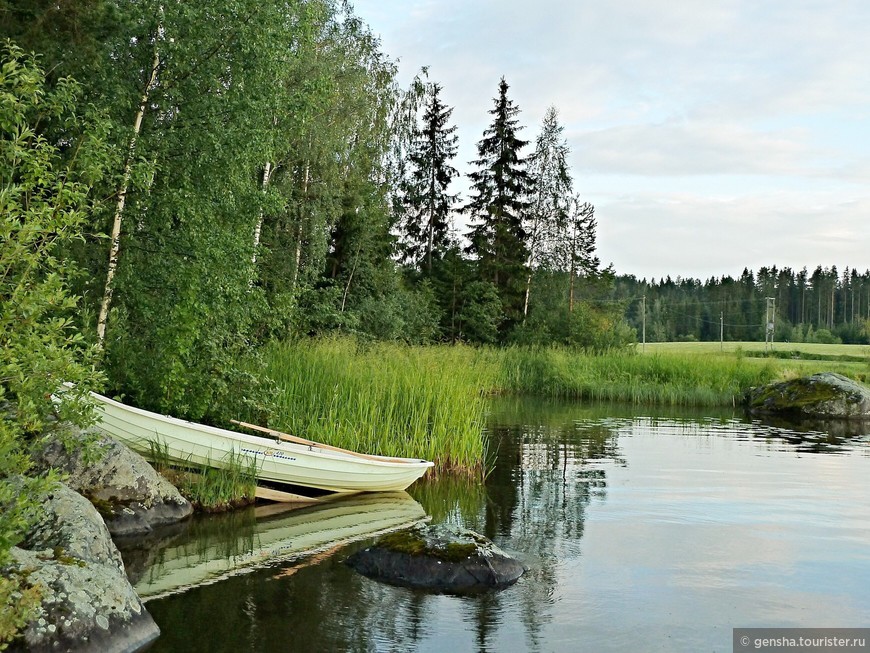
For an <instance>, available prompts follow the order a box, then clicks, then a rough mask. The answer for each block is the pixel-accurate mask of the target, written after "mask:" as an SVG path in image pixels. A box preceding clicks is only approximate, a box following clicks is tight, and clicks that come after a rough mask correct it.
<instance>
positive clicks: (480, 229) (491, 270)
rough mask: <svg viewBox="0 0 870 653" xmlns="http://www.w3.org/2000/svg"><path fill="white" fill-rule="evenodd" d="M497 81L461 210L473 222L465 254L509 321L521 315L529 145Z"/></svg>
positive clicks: (529, 181)
mask: <svg viewBox="0 0 870 653" xmlns="http://www.w3.org/2000/svg"><path fill="white" fill-rule="evenodd" d="M508 88H509V87H508V84H507V82H506V81H505V80H504V78H502V79H501V82H500V83H499V88H498V97H497V98H495V100H494V102H495V106H494V107H493V108H492V109H490V113H491V114H492V116H493V121H492V124H491V125H490V126H489V127H487V128H486V130H485V131H484V132H483V139H481V140H480V142H479V143H478V144H477V153H478V158H477V159H476V160H474V161H472V164H473V165H475V166H477V168H478V169H477V170H475V171H474V172H471V173H470V174H469V178H470V179H471V182H472V197H471V200H470V202H469V203H468V205H467V206H466V207H465V210H466V211H467V212H468V213H469V214H470V216H471V218H472V219H473V220H474V221H475V224H473V226H472V229H471V231H470V232H469V233H468V238H469V241H470V244H469V246H468V248H467V250H466V251H468V252H469V253H471V254H473V255H474V256H475V257H476V258H477V261H478V267H479V271H480V274H481V277H482V278H483V279H485V280H487V281H491V282H492V283H494V284H495V286H496V287H497V288H498V290H499V295H500V297H501V299H502V303H503V304H504V306H505V312H506V314H507V316H508V318H511V317H514V318H516V316H517V315H519V313H520V312H521V311H522V305H521V302H522V288H523V282H524V281H525V278H526V275H525V270H526V260H527V258H528V243H527V240H528V234H527V233H526V231H525V229H524V228H523V212H524V211H525V210H526V209H527V208H528V206H529V201H528V197H529V194H530V192H531V190H532V178H531V175H530V174H529V171H528V166H527V161H526V159H524V158H522V157H521V156H520V151H521V150H522V148H523V147H524V146H525V145H526V144H527V143H528V141H524V140H522V139H520V138H519V137H518V136H517V132H518V131H519V130H520V129H521V127H520V126H519V125H518V120H517V118H516V116H517V114H518V113H519V111H520V110H519V108H517V107H516V106H515V105H514V103H513V102H512V101H511V100H510V99H508V97H507V91H508Z"/></svg>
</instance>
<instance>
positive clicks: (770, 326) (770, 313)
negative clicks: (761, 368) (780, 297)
mask: <svg viewBox="0 0 870 653" xmlns="http://www.w3.org/2000/svg"><path fill="white" fill-rule="evenodd" d="M766 299H767V307H766V308H765V314H764V324H765V330H764V351H767V350H768V349H769V348H773V333H774V327H775V326H776V324H775V323H774V322H775V320H776V297H767V298H766Z"/></svg>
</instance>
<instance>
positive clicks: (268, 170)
mask: <svg viewBox="0 0 870 653" xmlns="http://www.w3.org/2000/svg"><path fill="white" fill-rule="evenodd" d="M271 179H272V162H271V161H266V165H265V166H263V184H262V186H261V188H260V190H261V191H262V192H263V194H264V195H265V194H266V191H267V190H268V189H269V181H270V180H271ZM262 231H263V209H262V208H260V214H259V215H258V216H257V225H256V226H255V227H254V253H253V254H251V265H252V266H253V265H256V264H257V249H258V248H259V247H260V234H261V233H262Z"/></svg>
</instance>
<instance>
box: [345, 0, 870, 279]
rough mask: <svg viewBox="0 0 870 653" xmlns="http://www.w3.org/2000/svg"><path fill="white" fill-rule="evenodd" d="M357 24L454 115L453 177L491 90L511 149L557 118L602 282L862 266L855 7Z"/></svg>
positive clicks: (390, 16) (528, 7) (369, 3)
mask: <svg viewBox="0 0 870 653" xmlns="http://www.w3.org/2000/svg"><path fill="white" fill-rule="evenodd" d="M356 7H357V11H358V13H359V14H360V15H361V16H362V17H363V18H364V19H366V20H369V19H371V20H373V21H375V22H377V23H378V24H380V25H381V26H382V27H381V28H379V27H378V24H375V25H374V28H375V30H376V31H378V30H379V29H382V30H383V31H382V34H383V36H384V48H385V50H386V51H387V52H388V53H390V54H392V55H393V56H398V57H400V58H401V59H402V60H403V63H402V68H401V69H402V75H403V76H404V78H406V79H408V80H409V79H410V77H411V76H412V74H413V73H414V72H415V71H416V70H417V69H418V68H419V66H421V65H424V64H430V65H431V78H432V79H433V80H436V81H438V82H440V83H441V84H442V85H443V88H444V99H445V101H446V102H447V103H448V104H450V105H451V106H454V107H455V111H454V114H453V117H454V120H455V122H456V124H457V125H458V127H459V132H458V133H459V138H460V152H459V156H458V159H457V162H456V163H457V167H458V168H459V169H460V171H461V172H465V171H467V170H468V166H467V165H466V163H467V162H468V161H470V160H471V159H472V158H474V145H475V143H476V142H477V140H479V139H480V137H481V134H482V131H483V129H484V127H485V126H486V125H487V123H488V122H489V119H490V116H489V114H488V113H487V111H488V110H489V109H490V108H491V107H492V98H493V97H494V95H495V93H496V86H497V84H498V80H499V78H500V77H501V76H502V75H505V76H506V78H507V81H508V82H509V83H510V84H511V90H510V96H511V98H512V99H513V100H514V101H515V102H516V103H517V105H518V106H519V107H520V109H521V114H520V116H519V119H520V122H521V124H523V125H525V126H526V130H525V131H523V132H522V136H523V137H524V138H527V139H529V140H533V139H534V137H535V134H536V133H537V131H538V128H539V124H540V120H541V118H542V117H543V115H544V113H545V111H546V109H547V107H548V106H550V105H555V106H556V107H557V108H558V109H559V111H560V117H561V120H562V122H563V124H564V125H565V127H566V135H567V136H568V138H569V144H570V145H571V148H572V152H573V156H572V163H573V166H574V173H575V178H576V180H577V186H578V189H579V190H581V191H582V192H583V193H584V196H587V197H588V199H589V200H590V201H592V202H593V203H595V204H596V206H597V208H598V215H599V217H600V221H601V223H600V224H601V227H600V228H601V234H600V236H599V248H600V250H601V251H600V253H601V256H602V259H603V260H613V262H614V263H615V264H616V267H617V270H618V271H630V272H635V273H638V274H641V275H644V276H651V275H656V276H658V275H661V274H663V273H664V274H667V273H670V274H671V275H672V276H675V275H676V274H682V275H695V276H703V275H706V274H719V275H720V274H724V273H731V274H735V273H737V274H739V272H740V271H741V270H742V269H743V267H745V266H747V265H749V266H753V265H770V264H774V263H776V264H778V265H783V264H788V265H793V266H794V265H798V266H803V265H808V266H814V265H816V264H819V263H822V264H826V265H830V264H833V263H836V264H837V265H838V266H840V267H842V266H844V265H847V264H848V265H858V266H859V267H861V266H863V267H867V258H866V254H865V253H864V252H866V251H870V231H868V230H866V229H865V228H864V225H863V223H864V221H865V220H866V216H867V215H868V209H870V204H868V201H867V193H866V192H865V188H866V184H867V182H868V180H870V123H867V121H866V115H867V113H868V112H870V76H868V75H867V74H866V71H865V69H866V63H867V61H870V39H867V38H866V35H865V31H866V29H865V26H866V25H867V24H868V23H870V3H867V2H866V1H865V0H838V2H836V3H830V2H824V1H822V0H769V1H766V2H757V1H756V0H729V2H721V1H720V0H693V1H692V2H672V1H671V0H609V1H608V2H569V1H567V0H540V1H539V2H537V3H529V2H520V1H518V0H500V1H498V2H497V1H495V0H478V1H476V2H466V1H465V0H462V1H460V0H443V1H441V2H434V1H433V0H420V1H416V0H412V1H410V2H406V1H402V2H399V1H398V0H377V2H375V0H357V2H356ZM462 186H464V183H459V184H457V188H458V189H461V187H462ZM651 252H652V253H651ZM862 269H863V268H862Z"/></svg>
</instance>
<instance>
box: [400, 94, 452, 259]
mask: <svg viewBox="0 0 870 653" xmlns="http://www.w3.org/2000/svg"><path fill="white" fill-rule="evenodd" d="M440 93H441V85H440V84H431V85H429V87H428V88H427V93H426V95H427V98H426V112H425V114H424V115H423V124H422V126H421V127H418V128H417V129H416V130H415V134H414V140H413V142H412V144H411V151H410V152H409V155H408V158H409V161H410V164H411V177H410V179H409V181H408V187H407V191H406V194H405V205H406V210H405V230H404V231H405V239H406V243H405V256H406V258H407V259H408V260H410V261H413V262H415V263H416V264H418V265H419V266H420V267H425V269H426V272H427V274H431V273H432V255H433V253H436V254H437V253H439V252H443V251H444V250H445V249H446V247H447V244H448V230H449V226H450V213H451V211H452V210H453V206H454V205H455V203H456V201H457V200H458V199H459V195H458V194H450V193H448V192H447V188H448V187H449V186H450V182H451V181H452V180H453V179H454V178H455V177H456V176H457V175H458V172H457V171H456V169H455V168H454V167H453V166H451V165H450V160H451V159H453V158H454V157H455V156H456V148H457V145H456V144H457V140H458V138H457V136H456V126H455V125H449V124H448V121H449V120H450V115H451V114H452V113H453V109H452V108H448V107H447V106H446V105H445V104H444V103H443V102H442V101H441V98H440V97H439V94H440Z"/></svg>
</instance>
